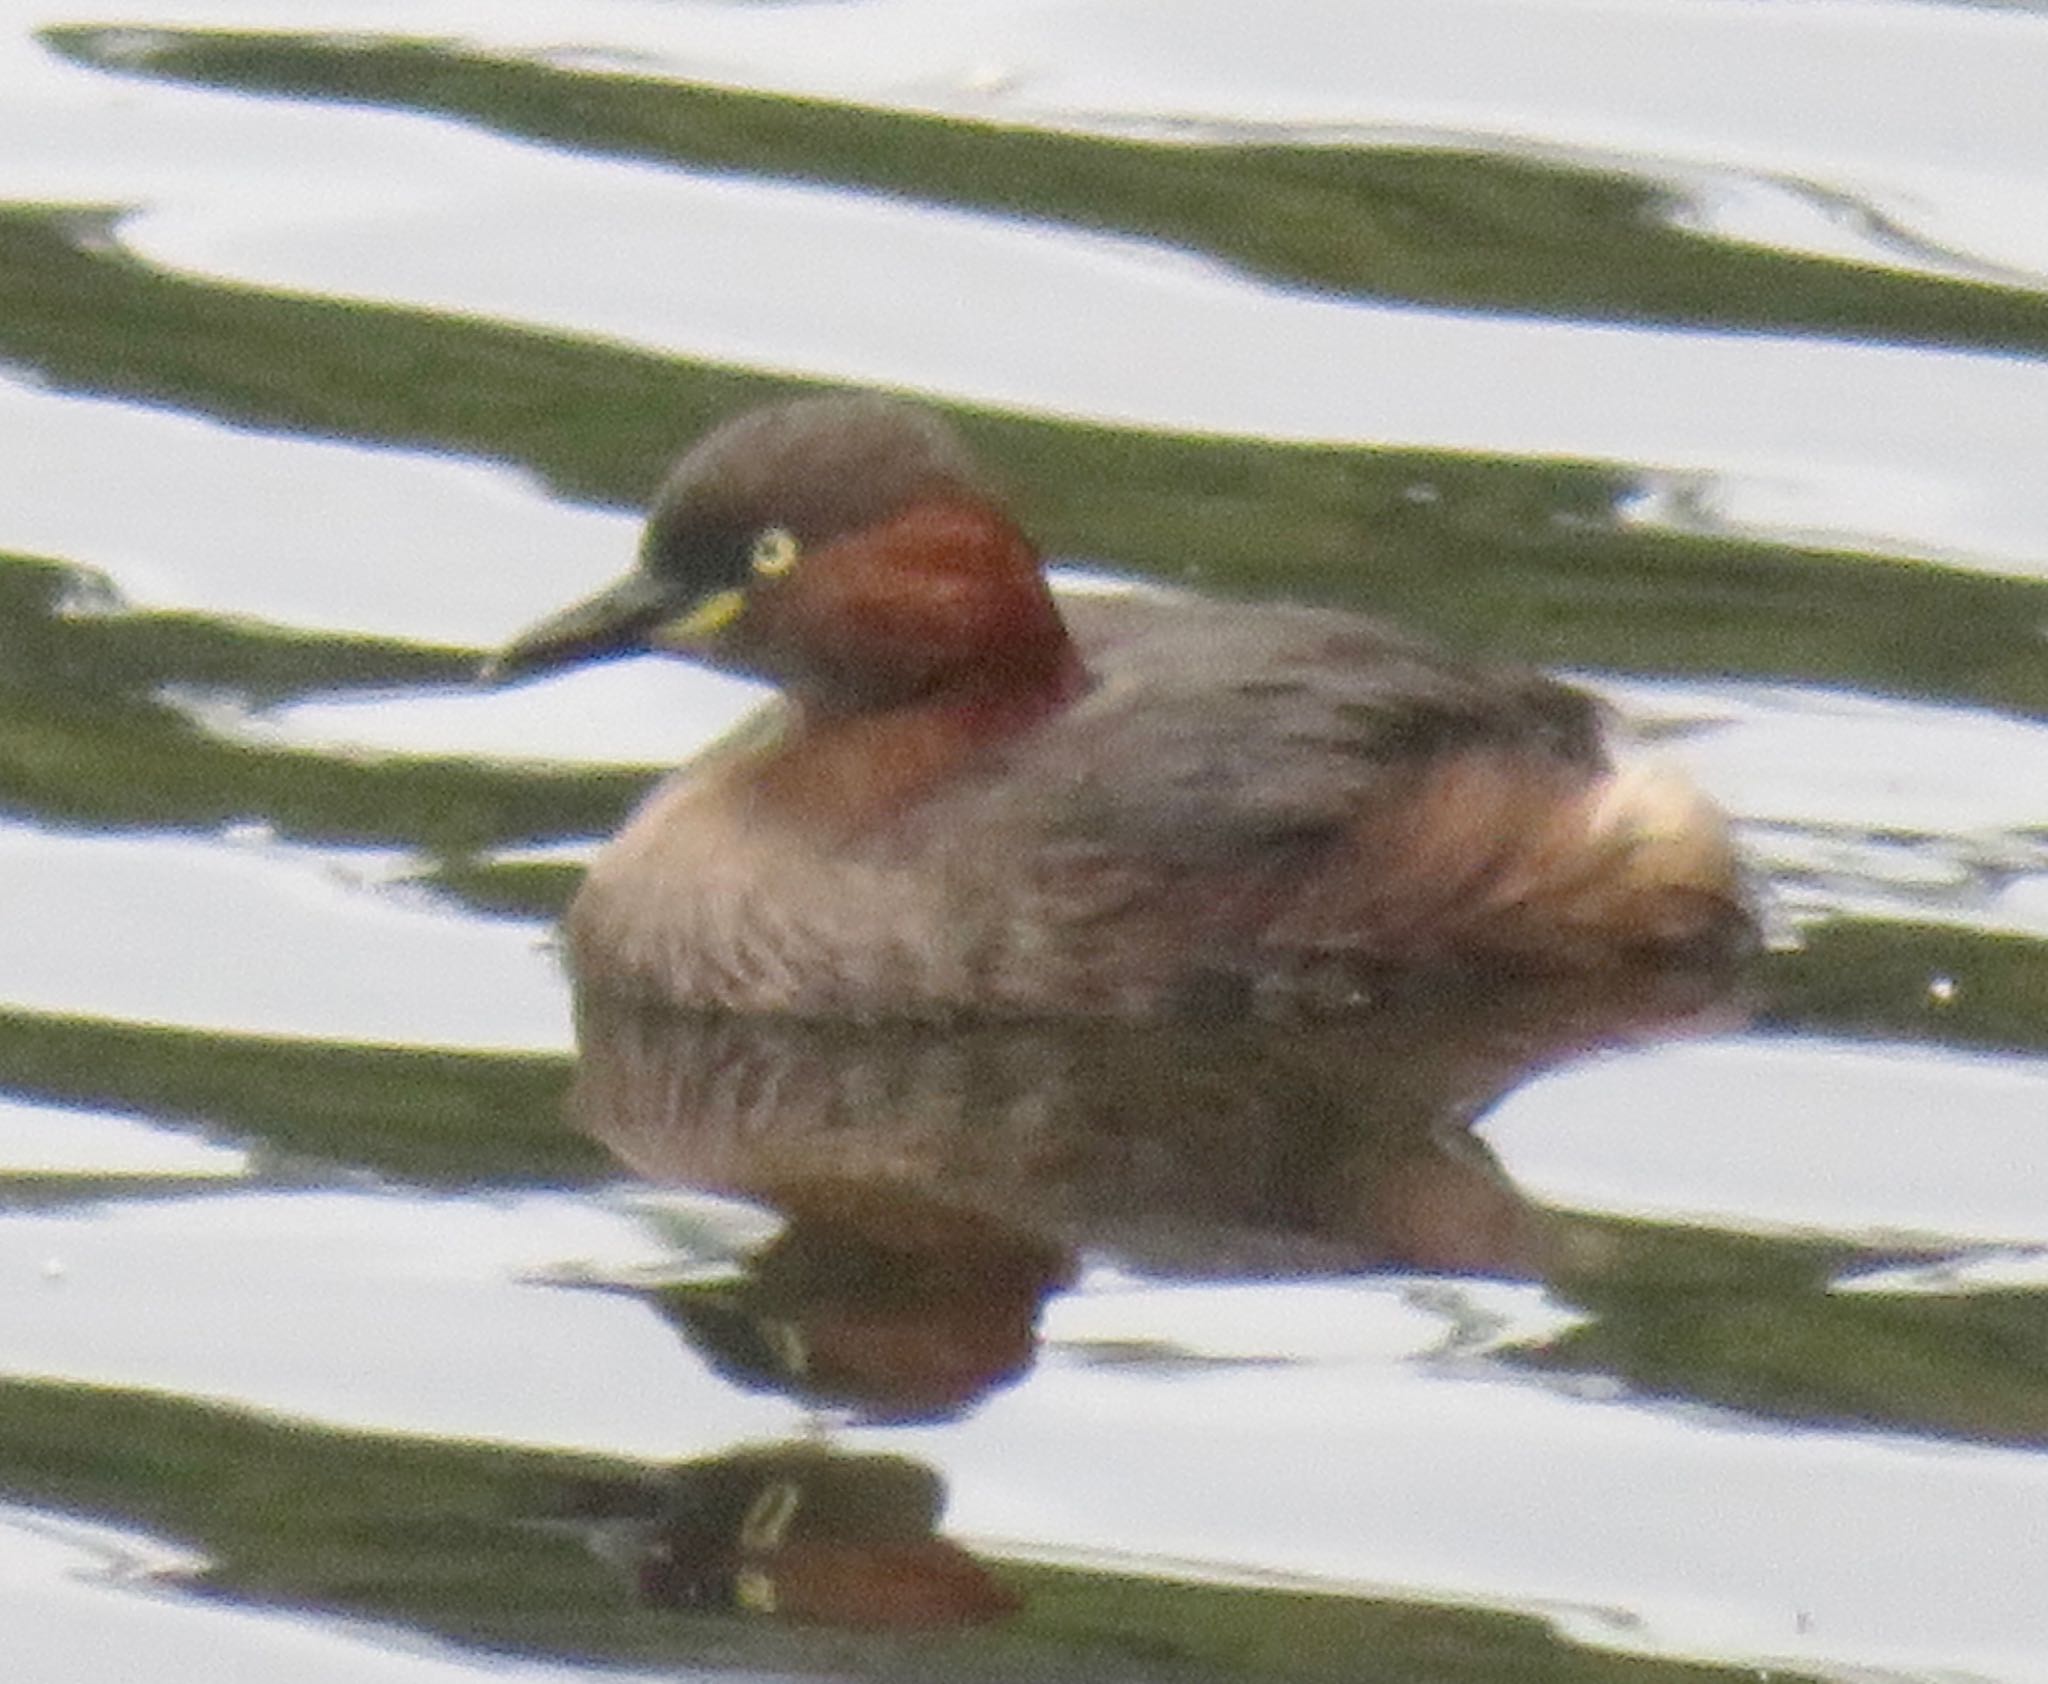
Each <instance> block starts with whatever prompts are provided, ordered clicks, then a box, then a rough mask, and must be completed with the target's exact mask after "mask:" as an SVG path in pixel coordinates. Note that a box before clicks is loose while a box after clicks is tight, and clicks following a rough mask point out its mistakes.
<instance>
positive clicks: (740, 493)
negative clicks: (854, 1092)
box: [494, 396, 1752, 1016]
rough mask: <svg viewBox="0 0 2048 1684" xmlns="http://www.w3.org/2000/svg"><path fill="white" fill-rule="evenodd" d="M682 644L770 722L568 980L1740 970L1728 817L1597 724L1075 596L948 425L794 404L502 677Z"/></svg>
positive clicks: (1295, 628) (861, 986)
mask: <svg viewBox="0 0 2048 1684" xmlns="http://www.w3.org/2000/svg"><path fill="white" fill-rule="evenodd" d="M646 649H669V650H678V651H683V652H686V653H689V654H691V655H695V656H698V657H701V658H703V659H705V660H708V661H710V662H713V663H715V664H716V665H719V666H721V667H725V668H728V669H730V670H732V671H734V672H739V673H744V674H748V675H751V676H754V677H757V678H762V679H766V680H768V681H769V682H771V683H773V684H775V685H777V686H779V687H780V689H781V691H782V699H781V701H780V703H779V704H778V705H777V706H776V707H775V709H774V710H773V713H772V717H771V719H770V720H769V721H768V723H767V725H766V726H765V728H745V729H743V730H742V731H741V732H740V733H739V734H738V735H737V736H736V737H735V738H734V739H733V740H732V741H731V742H730V743H728V744H724V745H720V746H718V747H716V748H714V749H713V750H712V751H710V752H709V753H708V754H706V755H704V756H703V757H701V758H700V759H699V760H697V761H695V762H693V763H692V764H691V765H689V766H688V767H686V768H685V769H684V770H683V771H681V772H680V773H678V774H677V775H676V776H674V777H673V778H671V779H670V780H669V781H668V782H666V783H664V784H663V785H662V786H661V787H660V788H658V789H657V790H656V791H655V792H654V793H653V795H652V796H651V797H650V798H649V799H648V800H647V802H646V803H645V804H644V805H643V806H642V807H641V808H640V810H639V811H638V813H636V814H635V815H634V817H633V818H632V820H631V821H630V822H629V823H628V824H627V826H626V828H625V829H624V831H623V832H621V834H620V835H619V836H618V837H617V838H616V839H615V840H614V841H613V842H612V843H611V844H610V845H609V846H608V847H606V848H605V849H604V850H603V851H602V852H601V853H600V854H599V856H598V858H597V860H596V862H595V863H594V865H593V866H592V868H591V871H590V874H589V876H588V878H587V879H586V881H585V882H584V884H583V887H582V889H581V890H580V891H579V892H578V894H577V896H576V898H575V901H574V903H573V904H572V905H571V907H570V909H569V914H568V920H567V938H568V949H569V957H570V964H571V967H572V969H573V971H574V972H575V975H576V978H577V980H578V982H579V984H581V985H583V986H585V987H589V988H594V989H606V990H623V991H626V992H634V993H644V994H647V995H650V996H654V997H657V998H664V999H667V1000H669V1001H672V1002H675V1003H679V1004H681V1005H684V1006H688V1007H718V1008H727V1009H733V1010H741V1011H788V1012H797V1013H804V1014H811V1015H820V1016H825V1015H859V1016H892V1015H916V1016H934V1015H944V1014H950V1013H957V1012H993V1013H1050V1014H1077V1013H1078V1014H1105V1013H1107V1014H1123V1015H1131V1014H1147V1013H1156V1012H1162V1011H1171V1010H1174V1009H1177V1008H1180V1007H1184V1006H1199V1005H1217V1004H1222V1005H1226V1006H1227V1005H1230V1004H1232V1003H1259V1004H1271V1005H1287V1004H1295V1005H1300V1006H1304V1007H1309V1008H1323V1007H1328V1006H1331V1005H1341V1004H1344V1003H1348V1002H1350V1001H1353V1000H1356V999H1358V998H1360V997H1362V996H1365V995H1369V994H1370V993H1371V992H1372V988H1373V984H1374V981H1375V979H1376V978H1379V977H1383V976H1385V975H1388V974H1390V973H1393V972H1400V971H1409V972H1413V971H1418V970H1421V971H1435V970H1438V969H1445V970H1456V971H1465V970H1473V969H1476V970H1480V971H1502V970H1508V971H1519V972H1529V971H1545V970H1555V971H1563V970H1587V969H1593V968H1604V967H1616V966H1625V965H1632V964H1656V963H1670V962H1674V961H1686V962H1694V961H1698V960H1701V959H1712V958H1725V957H1727V956H1728V955H1730V954H1731V953H1734V952H1736V951H1739V950H1740V949H1741V948H1743V947H1744V946H1746V945H1747V944H1748V942H1749V940H1750V939H1751V936H1752V926H1751V923H1750V919H1749V914H1748V912H1747V910H1746V908H1745V905H1744V896H1743V890H1742V886H1741V882H1740V874H1739V872H1738V869H1737V866H1736V863H1735V859H1734V856H1733V853H1732V851H1731V849H1730V847H1729V844H1728V841H1727V837H1726V833H1725V829H1724V826H1723V824H1722V822H1721V820H1720V817H1719V815H1718V814H1717V813H1716V812H1715V810H1714V809H1713V808H1712V807H1711V806H1710V805H1709V804H1708V803H1707V802H1706V801H1705V800H1704V799H1703V798H1702V797H1700V796H1699V795H1698V794H1696V793H1695V792H1694V791H1692V790H1691V789H1690V788H1689V787H1687V786H1685V785H1684V784H1683V783H1682V782H1680V781H1678V780H1677V779H1675V778H1674V777H1672V776H1670V775H1668V774H1663V773H1655V772H1643V771H1630V770H1626V769H1622V770H1618V769H1617V768H1616V767H1615V766H1614V765H1613V764H1612V763H1611V762H1610V760H1609V758H1608V755H1607V752H1606V750H1605V748H1604V747H1603V745H1602V741H1601V735H1602V716H1601V710H1600V708H1599V705H1598V704H1597V703H1596V702H1594V701H1593V700H1592V699H1591V698H1590V697H1588V696H1586V695H1584V694H1582V693H1581V692H1579V691H1577V690H1573V689H1570V688H1567V687H1566V686H1564V685H1561V684H1558V683H1556V682H1554V681H1552V680H1550V679H1548V678H1545V677H1543V676H1541V675H1540V674H1537V673H1534V672H1528V671H1522V670H1517V669H1514V668H1497V667H1482V666H1477V665H1473V664H1470V663H1468V662H1465V661H1462V660H1458V659H1456V658H1454V657H1452V656H1450V655H1448V654H1445V653H1443V652H1441V651H1439V650H1438V649H1436V648H1434V647H1432V646H1431V645H1429V644H1428V643H1426V642H1423V641H1421V640H1419V639H1416V638H1413V637H1410V636H1407V635H1405V634H1403V633H1401V632H1399V631H1396V630H1393V629H1390V628H1389V627H1386V626H1383V625H1380V624H1378V623H1377V622H1375V621H1372V620H1369V619H1364V618H1361V617H1358V616H1356V615H1352V614H1345V613H1338V612H1333V611H1329V610H1319V609H1309V608H1289V607H1254V606H1247V605H1245V604H1242V603H1233V602H1214V601H1205V600H1202V599H1199V598H1195V597H1191V596H1185V595H1180V594H1174V593H1165V592H1152V591H1132V592H1128V593H1119V594H1073V593H1067V594H1063V595H1062V596H1061V597H1060V598H1059V599H1058V600H1057V601H1056V600H1055V597H1054V595H1053V593H1052V591H1051V590H1050V588H1049V587H1048V585H1047V583H1046V580H1045V576H1044V574H1043V572H1042V571H1041V569H1040V564H1039V556H1038V553H1037V551H1036V550H1035V549H1034V548H1033V546H1032V544H1031V541H1030V540H1029V539H1028V538H1027V537H1026V536H1025V535H1024V533H1023V531H1022V530H1021V529H1020V528H1019V527H1018V526H1017V524H1016V523H1015V521H1013V520H1012V518H1011V517H1010V516H1009V515H1008V514H1007V513H1005V512H1004V510H1003V508H1002V507H1001V506H1000V505H999V504H998V502H997V501H996V500H995V498H994V497H993V495H992V494H991V493H990V491H989V490H988V489H987V487H986V485H985V483H984V481H983V480H982V478H981V476H980V473H979V471H978V470H977V469H976V467H975V465H974V463H973V462H972V461H971V459H970V458H969V457H968V456H967V454H966V451H965V449H964V447H963V446H962V445H961V443H960V442H959V440H958V439H957V438H956V437H955V436H954V434H953V433H952V431H951V430H950V429H949V428H948V427H947V426H946V425H945V424H944V423H943V422H942V421H940V420H939V419H938V418H937V417H936V416H934V415H932V414H930V413H928V412H926V411H924V410H921V409H917V408H914V407H911V406H909V405H906V404H902V403H897V402H894V401H890V400H885V399H881V398H874V397H864V396H863V397H857V396H847V397H825V398H811V399H803V400H799V401H795V402H789V403H782V404H777V405H774V406H772V407H769V408H765V409H760V410H756V411H754V412H752V413H749V414H746V415H743V416H741V417H739V418H738V419H736V420H734V421H731V422H729V423H727V424H726V425H724V426H722V427H720V428H718V429H717V430H716V431H714V432H713V433H711V434H710V435H709V436H708V437H706V438H705V439H704V440H703V441H702V442H700V443H699V444H698V445H697V446H696V447H695V448H694V449H692V450H691V451H690V452H689V453H688V454H687V455H685V456H684V457H683V458H682V460H681V461H680V462H679V463H678V464H677V465H676V467H675V469H674V470H673V472H672V473H671V474H670V476H669V479H668V481H667V483H666V484H665V485H664V486H663V488H662V490H661V494H660V496H659V499H658V500H657V502H656V504H655V506H654V510H653V513H652V515H651V517H650V518H649V520H648V523H647V528H646V534H645V537H644V539H643V541H642V544H641V550H640V563H639V566H638V568H637V569H636V570H635V571H634V572H632V573H631V574H629V575H628V576H627V577H626V578H625V579H624V580H622V581H621V582H620V583H618V584H616V585H614V586H612V587H611V588H610V589H608V590H606V591H604V592H602V593H601V594H599V595H598V596H596V597H594V598H592V599H590V600H589V601H587V602H583V603H580V604H578V605H577V606H575V607H572V608H569V609H566V610H564V611H563V612H562V613H560V614H558V615H556V616H554V617H553V618H551V619H549V620H547V621H546V622H544V623H543V624H541V625H539V626H537V627H535V628H534V629H532V630H531V631H529V632H527V633H526V634H525V635H523V636H522V637H520V638H519V639H518V640H516V641H515V642H514V643H513V644H512V645H511V646H510V647H509V648H508V649H507V650H506V651H505V652H504V653H503V654H502V655H501V656H500V657H499V658H498V660H497V661H496V662H495V663H494V670H495V672H496V673H497V674H498V675H500V676H511V675H517V674H521V673H526V672H531V671H536V670H541V669H544V668H548V667H552V666H558V665H563V664H566V663H569V662H572V661H576V660H581V659H586V658H590V657H594V656H599V655H604V654H611V653H622V652H634V651H640V650H646Z"/></svg>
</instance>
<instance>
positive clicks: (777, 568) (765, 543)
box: [751, 526, 800, 579]
mask: <svg viewBox="0 0 2048 1684" xmlns="http://www.w3.org/2000/svg"><path fill="white" fill-rule="evenodd" d="M799 547H800V546H799V545H798V544H797V541H796V534H795V533H793V532H791V531H790V530H789V528H788V527H786V526H771V527H768V528H767V529H766V530H765V531H763V532H761V533H760V534H759V535H758V536H756V538H755V539H754V551H753V556H752V558H751V559H752V561H753V565H754V571H755V572H756V573H759V574H761V575H762V576H763V577H764V578H768V579H775V578H780V577H781V576H782V575H783V574H785V573H787V572H788V571H789V570H790V569H791V568H792V567H794V566H795V565H796V557H797V550H798V548H799Z"/></svg>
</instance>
